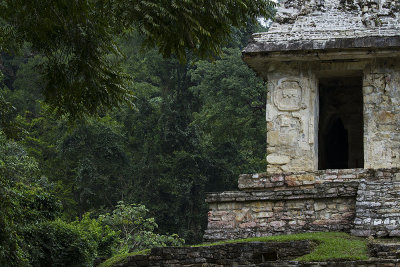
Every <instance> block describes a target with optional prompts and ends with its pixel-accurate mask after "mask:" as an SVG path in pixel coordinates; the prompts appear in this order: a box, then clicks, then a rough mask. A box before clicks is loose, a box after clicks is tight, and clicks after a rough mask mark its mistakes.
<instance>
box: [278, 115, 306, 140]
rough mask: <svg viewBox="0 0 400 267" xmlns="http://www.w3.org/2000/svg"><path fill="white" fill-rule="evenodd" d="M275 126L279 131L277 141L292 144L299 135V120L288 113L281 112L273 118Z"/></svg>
mask: <svg viewBox="0 0 400 267" xmlns="http://www.w3.org/2000/svg"><path fill="white" fill-rule="evenodd" d="M274 124H275V128H276V130H277V131H278V132H279V143H281V144H292V143H293V142H296V141H298V140H297V139H298V138H299V136H300V131H301V129H302V127H301V120H300V119H299V118H295V117H292V116H291V115H289V114H281V115H279V116H278V117H277V118H276V119H275V123H274Z"/></svg>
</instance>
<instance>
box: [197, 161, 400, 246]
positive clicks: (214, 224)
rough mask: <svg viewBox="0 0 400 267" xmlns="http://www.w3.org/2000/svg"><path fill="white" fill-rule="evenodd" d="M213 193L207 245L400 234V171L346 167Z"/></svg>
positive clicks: (246, 178)
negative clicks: (295, 236) (306, 235)
mask: <svg viewBox="0 0 400 267" xmlns="http://www.w3.org/2000/svg"><path fill="white" fill-rule="evenodd" d="M239 189H240V191H235V192H222V193H209V194H208V195H207V198H206V202H207V203H208V204H209V208H210V211H209V213H208V228H207V230H206V232H205V234H204V240H205V241H216V240H226V239H238V238H247V237H258V236H269V235H278V234H291V233H302V232H317V231H345V232H351V233H352V234H354V235H358V236H370V235H371V236H400V210H399V209H400V170H399V169H397V168H393V169H378V170H374V169H346V170H326V171H315V172H301V173H282V174H266V173H261V174H253V175H241V176H240V177H239Z"/></svg>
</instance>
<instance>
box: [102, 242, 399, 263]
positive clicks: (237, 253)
mask: <svg viewBox="0 0 400 267" xmlns="http://www.w3.org/2000/svg"><path fill="white" fill-rule="evenodd" d="M314 246H315V244H314V243H312V242H310V241H307V240H305V241H292V242H252V243H235V244H224V245H217V246H207V247H186V248H182V247H166V248H154V249H152V250H151V252H150V254H149V255H136V256H129V257H128V258H127V259H126V260H125V261H124V263H120V264H115V265H113V267H133V266H202V267H205V266H268V267H281V266H291V267H319V266H330V267H355V266H360V267H361V266H362V267H366V266H368V267H382V266H386V267H400V260H399V257H400V254H399V252H398V249H399V245H398V244H397V245H396V244H393V245H386V244H370V246H369V251H370V253H371V256H372V257H374V258H371V259H369V260H363V261H343V260H337V261H327V262H299V261H293V259H295V258H297V257H299V256H302V255H305V254H308V253H310V252H311V251H312V250H313V248H314ZM97 265H98V264H95V266H97Z"/></svg>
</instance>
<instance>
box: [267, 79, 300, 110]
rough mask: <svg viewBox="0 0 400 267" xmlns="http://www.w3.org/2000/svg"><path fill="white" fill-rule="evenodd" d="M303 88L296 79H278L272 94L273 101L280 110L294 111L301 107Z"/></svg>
mask: <svg viewBox="0 0 400 267" xmlns="http://www.w3.org/2000/svg"><path fill="white" fill-rule="evenodd" d="M302 95H303V90H302V87H301V85H300V82H299V81H298V80H296V79H289V78H284V79H281V80H279V82H278V85H277V86H276V88H275V90H274V94H273V102H274V104H275V106H276V107H277V108H278V109H279V110H281V111H295V110H300V109H301V107H302V98H303V96H302Z"/></svg>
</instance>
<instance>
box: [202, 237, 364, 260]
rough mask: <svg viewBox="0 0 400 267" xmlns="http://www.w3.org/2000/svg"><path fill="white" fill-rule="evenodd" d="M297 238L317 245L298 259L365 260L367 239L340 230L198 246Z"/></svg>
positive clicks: (283, 240)
mask: <svg viewBox="0 0 400 267" xmlns="http://www.w3.org/2000/svg"><path fill="white" fill-rule="evenodd" d="M297 240H311V241H316V242H317V243H318V246H317V247H316V248H315V249H314V251H313V252H311V253H310V254H307V255H304V256H301V257H299V258H297V259H295V260H298V261H326V260H338V259H342V260H367V259H368V250H367V240H365V239H362V238H358V237H353V236H350V235H349V234H347V233H340V232H326V233H324V232H318V233H303V234H293V235H279V236H266V237H254V238H246V239H237V240H228V241H221V242H215V243H211V244H201V245H198V246H214V245H223V244H230V243H240V242H285V241H297Z"/></svg>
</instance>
